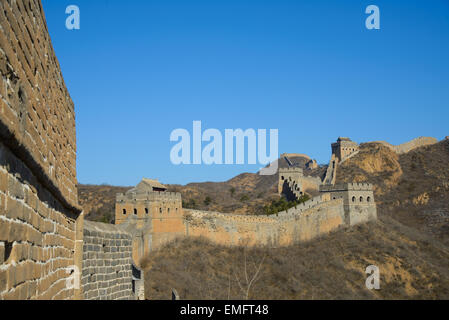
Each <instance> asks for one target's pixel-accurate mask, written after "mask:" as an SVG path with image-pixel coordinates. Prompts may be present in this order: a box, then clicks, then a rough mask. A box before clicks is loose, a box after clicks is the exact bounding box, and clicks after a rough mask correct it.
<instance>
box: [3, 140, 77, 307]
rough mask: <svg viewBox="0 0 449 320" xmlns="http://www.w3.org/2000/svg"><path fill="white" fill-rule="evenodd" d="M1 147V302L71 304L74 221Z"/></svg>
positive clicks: (9, 153) (12, 155) (21, 165)
mask: <svg viewBox="0 0 449 320" xmlns="http://www.w3.org/2000/svg"><path fill="white" fill-rule="evenodd" d="M77 217H78V216H77V215H76V214H74V213H73V212H72V211H70V210H68V209H66V208H64V207H63V206H62V205H61V204H60V203H59V202H58V201H57V199H55V197H54V196H53V195H52V194H51V193H50V192H49V191H48V190H47V189H46V188H45V187H44V186H43V185H42V184H40V183H39V182H38V181H37V179H36V177H35V176H34V175H33V173H32V172H31V170H30V169H29V168H28V167H26V166H25V165H24V163H23V162H22V161H21V159H19V158H17V157H16V156H15V155H14V154H13V153H12V152H11V151H10V150H9V149H8V148H6V147H5V146H4V144H3V143H0V247H1V248H3V249H0V299H66V298H67V299H71V298H74V297H75V292H74V290H69V289H67V288H66V281H67V279H68V277H69V273H68V272H67V268H68V267H70V266H73V265H76V261H75V240H76V218H77Z"/></svg>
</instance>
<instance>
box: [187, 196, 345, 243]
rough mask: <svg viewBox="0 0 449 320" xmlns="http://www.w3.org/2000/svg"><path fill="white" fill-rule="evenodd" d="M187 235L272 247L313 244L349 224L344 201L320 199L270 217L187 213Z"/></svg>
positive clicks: (189, 211)
mask: <svg viewBox="0 0 449 320" xmlns="http://www.w3.org/2000/svg"><path fill="white" fill-rule="evenodd" d="M185 212H186V222H185V223H186V235H187V236H197V237H205V238H207V239H209V240H211V241H212V242H215V243H218V244H222V245H268V246H272V247H276V246H282V245H289V244H293V243H296V242H299V241H307V240H311V239H313V238H315V237H318V236H320V235H322V234H326V233H328V232H330V231H332V230H335V229H338V228H339V227H341V226H343V225H344V223H345V218H344V217H345V212H344V207H343V199H336V200H329V199H328V198H322V197H316V198H313V199H312V200H310V201H308V202H307V203H304V204H301V205H298V206H297V208H292V209H289V210H287V211H285V212H281V213H278V214H276V215H270V216H242V215H232V214H221V213H211V212H206V211H197V210H187V209H185Z"/></svg>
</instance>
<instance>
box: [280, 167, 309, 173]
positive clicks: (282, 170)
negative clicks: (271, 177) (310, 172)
mask: <svg viewBox="0 0 449 320" xmlns="http://www.w3.org/2000/svg"><path fill="white" fill-rule="evenodd" d="M279 173H301V174H302V173H303V170H302V168H297V167H290V168H279Z"/></svg>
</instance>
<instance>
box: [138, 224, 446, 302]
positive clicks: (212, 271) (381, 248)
mask: <svg viewBox="0 0 449 320" xmlns="http://www.w3.org/2000/svg"><path fill="white" fill-rule="evenodd" d="M245 254H246V262H247V268H248V269H247V273H248V277H249V278H250V279H251V278H252V276H253V275H254V274H255V270H256V268H258V266H259V265H260V263H261V261H263V263H262V264H261V268H260V272H259V274H258V277H257V278H256V280H255V282H254V285H253V286H252V288H251V290H250V291H249V299H262V300H263V299H449V249H448V247H447V246H445V245H443V244H442V243H440V242H438V241H437V240H434V238H432V237H430V236H428V235H426V234H424V233H421V232H419V231H418V230H416V229H413V228H409V227H406V226H404V225H402V224H401V223H399V222H397V221H395V220H394V219H392V218H390V217H388V216H383V217H381V218H380V220H379V221H377V222H374V223H370V224H365V225H361V226H357V227H355V228H352V229H346V230H340V231H337V232H334V233H331V234H329V235H327V236H324V237H322V238H320V239H317V240H314V241H312V242H309V243H302V244H298V245H294V246H290V247H280V248H273V249H270V248H250V249H244V248H237V247H221V246H217V245H212V244H211V243H209V242H207V241H206V240H201V239H184V240H178V241H176V242H174V243H171V244H169V245H167V246H165V247H164V248H162V249H160V250H157V251H155V252H152V253H151V255H150V256H149V257H148V258H147V259H146V260H145V261H144V266H145V270H146V278H145V279H146V285H145V287H146V296H147V297H148V298H149V299H169V298H170V292H171V289H172V288H175V289H176V290H177V291H178V293H179V294H180V297H181V299H224V300H227V299H242V298H244V297H245V295H244V293H243V292H242V290H241V289H240V287H239V284H238V281H240V283H241V285H242V286H243V287H246V286H245V284H244V283H245V282H246V281H245V280H244V279H245V272H244V270H245V267H244V265H245ZM372 264H374V265H377V266H378V267H379V269H380V286H381V287H380V290H373V291H371V290H367V289H366V287H365V280H366V278H367V275H366V274H365V268H366V267H367V266H368V265H372ZM237 279H238V280H237Z"/></svg>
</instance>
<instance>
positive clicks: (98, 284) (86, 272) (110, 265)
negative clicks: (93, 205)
mask: <svg viewBox="0 0 449 320" xmlns="http://www.w3.org/2000/svg"><path fill="white" fill-rule="evenodd" d="M131 250H132V238H131V235H130V234H129V233H127V232H125V231H123V230H122V229H121V228H120V227H119V226H115V225H109V224H104V223H98V222H91V221H85V222H84V247H83V267H82V277H81V285H82V291H83V293H84V299H86V300H125V299H134V293H133V290H132V257H131Z"/></svg>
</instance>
